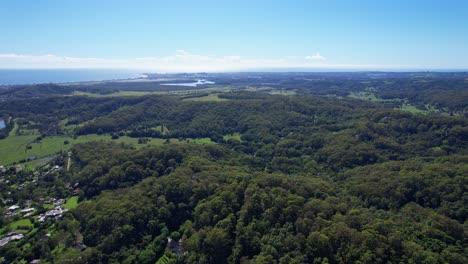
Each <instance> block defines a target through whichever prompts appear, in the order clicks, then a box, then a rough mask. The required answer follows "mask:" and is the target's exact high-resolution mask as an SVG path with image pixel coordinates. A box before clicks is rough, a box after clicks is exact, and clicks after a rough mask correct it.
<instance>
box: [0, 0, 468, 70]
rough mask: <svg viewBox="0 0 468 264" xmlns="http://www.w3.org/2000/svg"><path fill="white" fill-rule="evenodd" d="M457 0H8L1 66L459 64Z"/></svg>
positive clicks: (1, 11)
mask: <svg viewBox="0 0 468 264" xmlns="http://www.w3.org/2000/svg"><path fill="white" fill-rule="evenodd" d="M467 13H468V2H463V1H419V0H418V1H400V0H399V1H391V2H390V1H388V2H381V1H378V2H377V1H359V2H357V1H294V4H291V2H287V3H286V2H282V1H255V2H253V1H236V3H219V2H218V1H196V2H193V1H174V2H171V3H167V2H161V1H138V2H136V3H129V2H128V1H100V2H99V3H95V2H94V1H80V2H76V3H62V2H54V1H43V2H36V1H23V2H19V1H15V2H7V3H3V4H2V6H1V7H0V23H1V24H2V25H3V26H2V34H0V43H1V45H0V69H76V68H91V69H132V70H141V71H157V72H200V71H206V72H221V71H260V70H267V69H268V70H270V71H275V70H276V71H283V70H284V71H287V70H294V69H302V70H310V71H314V70H321V71H328V70H330V71H334V70H350V71H356V70H357V71H360V70H389V71H401V70H403V71H411V70H462V69H468V45H467V43H468V34H466V29H467V28H468V17H467V16H466V14H467Z"/></svg>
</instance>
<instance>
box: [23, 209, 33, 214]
mask: <svg viewBox="0 0 468 264" xmlns="http://www.w3.org/2000/svg"><path fill="white" fill-rule="evenodd" d="M31 212H34V208H26V209H23V210H21V211H20V213H22V214H27V213H31Z"/></svg>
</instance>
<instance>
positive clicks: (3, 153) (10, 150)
mask: <svg viewBox="0 0 468 264" xmlns="http://www.w3.org/2000/svg"><path fill="white" fill-rule="evenodd" d="M38 136H39V135H30V136H17V135H14V134H10V136H8V137H7V138H5V139H2V140H0V165H8V164H11V163H14V162H19V161H21V160H24V159H27V158H28V157H31V156H34V157H35V158H36V159H40V158H44V157H48V156H51V155H54V154H56V153H59V152H65V151H69V150H70V149H71V147H72V146H73V145H74V144H78V143H86V142H91V141H113V142H116V143H125V144H129V145H133V146H134V147H135V148H137V149H138V148H142V147H145V146H149V145H151V146H158V145H159V146H160V145H162V144H167V143H176V144H180V143H182V144H183V143H192V144H214V142H212V141H211V140H210V139H209V138H196V139H191V138H189V139H186V140H185V141H179V140H178V139H168V140H166V139H163V138H148V141H147V142H146V143H145V144H138V138H132V137H128V136H122V137H119V138H118V139H112V138H111V136H110V135H97V134H90V135H84V136H79V137H77V138H73V137H68V136H52V137H46V138H43V139H42V140H40V141H39V142H35V140H36V138H37V137H38ZM65 141H68V144H65ZM27 146H30V147H31V149H28V148H27ZM40 163H41V162H40V160H33V161H29V162H27V163H25V165H26V166H27V167H28V168H29V167H30V168H34V167H36V166H37V165H39V164H40Z"/></svg>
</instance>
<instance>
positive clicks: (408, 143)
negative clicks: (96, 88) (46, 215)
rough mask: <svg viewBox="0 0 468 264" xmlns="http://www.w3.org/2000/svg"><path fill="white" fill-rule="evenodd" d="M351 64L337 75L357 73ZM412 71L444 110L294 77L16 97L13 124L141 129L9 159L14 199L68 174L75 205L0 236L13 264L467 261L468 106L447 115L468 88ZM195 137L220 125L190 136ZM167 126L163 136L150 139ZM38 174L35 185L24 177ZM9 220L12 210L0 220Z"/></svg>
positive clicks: (10, 106)
mask: <svg viewBox="0 0 468 264" xmlns="http://www.w3.org/2000/svg"><path fill="white" fill-rule="evenodd" d="M346 76H347V75H345V74H343V76H341V77H340V78H341V79H340V78H338V79H336V80H335V82H341V81H342V82H343V83H346V82H354V81H355V80H354V79H353V78H357V77H353V78H351V79H349V80H346V78H347V77H346ZM223 78H224V79H222V78H221V77H219V79H216V81H217V83H222V82H223V80H224V81H226V78H225V77H223ZM358 79H359V78H358ZM410 80H411V79H410V78H408V79H406V78H400V79H399V80H395V82H398V83H401V85H402V87H403V86H404V87H407V88H405V89H404V93H405V94H406V95H407V96H405V98H406V99H408V98H413V97H414V98H416V99H408V100H419V101H421V102H423V101H424V102H426V101H427V102H426V104H431V105H433V104H434V102H433V101H431V100H438V104H439V105H438V107H447V109H448V112H447V114H446V115H435V114H426V115H423V114H414V113H409V112H403V111H401V110H398V109H393V108H389V107H387V106H386V105H384V104H381V103H378V102H373V101H369V100H359V99H353V98H349V97H340V96H334V97H330V96H318V94H315V93H316V92H314V90H313V89H312V90H309V91H308V92H301V91H300V90H297V91H296V92H297V93H299V95H300V96H297V95H288V96H284V95H271V94H268V93H264V92H260V91H256V92H251V91H250V92H249V91H245V90H240V91H237V90H233V91H229V92H225V93H220V94H218V95H217V96H218V97H217V99H219V100H216V101H197V100H188V99H189V98H190V97H187V96H169V95H146V96H134V97H126V96H116V97H85V96H63V95H60V96H52V97H50V95H49V96H48V97H43V98H42V97H41V96H39V98H35V99H15V100H7V101H4V102H2V103H1V105H0V113H3V112H4V113H5V114H8V115H9V116H12V117H14V119H13V120H14V121H12V122H13V123H14V124H12V125H13V126H15V128H14V130H15V131H16V133H26V132H27V131H33V130H34V131H38V132H39V133H40V134H41V138H58V137H60V136H65V135H66V136H70V137H74V138H78V139H79V138H80V137H85V136H89V135H106V134H107V135H112V138H115V139H117V138H119V137H129V138H137V139H138V143H139V144H138V145H137V146H136V145H130V144H126V143H116V142H112V140H110V141H103V140H102V141H97V142H90V143H80V144H75V145H73V147H72V148H71V151H70V157H69V154H68V153H61V154H58V155H56V156H55V157H54V159H53V160H52V161H51V162H52V164H53V165H57V168H58V167H60V168H61V169H57V170H53V171H51V170H50V169H46V168H43V169H40V168H38V169H36V171H35V172H29V171H18V170H13V169H12V170H7V171H5V172H3V173H2V176H3V177H5V178H7V177H8V179H10V181H11V182H10V184H7V183H6V182H5V181H3V182H1V183H0V188H1V190H2V192H1V193H2V194H1V195H2V200H3V201H5V200H6V199H7V198H8V199H11V200H12V202H11V204H20V205H21V204H24V203H25V201H26V200H32V202H33V203H35V204H41V203H42V202H43V200H44V199H45V198H46V197H57V198H66V197H69V195H70V190H69V188H68V187H64V186H69V185H70V184H71V185H73V184H75V185H76V186H78V187H79V189H78V188H75V189H74V190H75V193H74V194H75V195H76V196H77V197H78V202H79V204H78V205H77V207H76V208H74V209H71V210H70V211H68V212H66V213H64V214H63V216H62V217H61V218H60V219H58V220H52V219H48V220H46V221H45V222H44V223H39V222H38V220H36V219H35V218H34V217H31V219H32V220H31V221H32V223H33V224H34V229H33V231H32V232H31V233H32V234H31V233H28V234H29V235H27V237H26V239H23V240H20V241H18V242H15V243H9V244H7V245H5V246H3V247H0V255H1V256H3V260H4V261H5V262H6V263H14V262H18V263H19V262H20V261H21V260H24V261H31V260H33V259H41V263H156V262H158V263H467V262H468V251H467V248H468V241H467V235H468V222H467V218H468V192H467V186H468V120H467V119H466V118H465V117H464V116H463V114H458V115H454V116H450V114H449V112H450V111H459V112H460V113H463V111H464V110H463V109H466V101H456V100H455V99H454V100H453V101H452V100H451V99H444V97H443V96H440V97H438V96H435V95H434V94H431V93H430V92H429V91H428V92H427V93H425V94H418V93H417V91H420V90H421V89H422V90H424V89H425V88H424V85H423V86H414V87H413V86H406V84H405V83H407V82H410ZM290 81H291V79H287V80H284V81H283V82H281V84H282V85H283V86H284V87H288V85H289V83H288V82H290ZM326 81H327V80H325V81H324V82H326ZM362 81H363V80H361V79H359V82H362ZM371 81H372V82H375V83H377V82H380V83H381V85H385V82H388V81H389V80H388V79H380V78H377V79H372V80H371ZM446 81H447V80H446ZM226 82H227V81H226ZM238 82H240V80H238ZM319 82H320V81H317V83H319ZM438 82H444V78H442V77H441V78H439V79H437V80H434V83H436V84H435V85H433V86H431V87H432V88H431V89H433V90H437V89H439V88H440V90H441V91H442V90H443V88H442V87H443V85H440V86H439V84H438ZM447 82H455V83H456V82H458V80H452V79H449V80H448V81H447ZM343 85H344V84H343ZM340 87H341V86H340ZM454 87H455V86H454ZM428 89H429V88H428ZM457 89H459V90H463V93H462V94H463V96H464V95H466V91H467V90H466V84H463V82H461V83H460V87H458V86H457V87H456V88H454V89H452V90H451V91H449V92H448V93H444V96H448V97H450V98H454V97H456V96H455V93H456V92H454V91H456V90H457ZM409 90H411V91H413V90H414V91H415V93H409V92H408V91H409ZM429 90H430V89H429ZM345 91H346V90H345ZM377 91H379V90H378V89H377ZM400 92H402V91H401V90H398V89H395V90H392V91H382V92H380V93H379V92H376V94H378V96H379V97H381V98H386V97H389V98H390V97H392V96H398V97H400V98H402V97H403V96H401V95H395V94H396V93H400ZM392 93H393V94H392ZM434 98H437V99H434ZM221 99H223V100H221ZM16 100H20V102H21V104H19V103H18V101H16ZM452 102H453V104H451V103H452ZM10 130H11V128H10ZM13 132H14V131H13ZM11 136H12V135H10V137H11ZM197 138H209V139H208V140H207V144H194V143H188V142H189V141H188V140H189V139H192V140H194V139H197ZM157 139H161V140H162V141H163V142H164V143H162V144H158V145H152V144H150V143H148V142H151V141H155V140H157ZM40 140H44V139H40ZM208 143H209V144H208ZM0 151H1V150H0ZM68 158H70V161H71V166H70V164H69V162H70V161H68ZM67 163H68V166H70V167H69V168H68V169H67V168H66V164H67ZM61 166H63V167H61ZM41 170H42V171H41ZM44 171H45V172H44ZM0 173H1V172H0ZM34 173H35V174H36V176H37V175H40V176H39V177H38V178H37V182H36V185H28V186H26V187H25V188H23V189H21V190H18V188H15V185H16V186H17V185H18V184H19V183H20V182H21V179H28V177H33V176H31V175H33V174H34ZM76 183H78V184H79V185H77V184H76ZM12 184H13V185H12ZM76 186H75V187H76ZM67 188H68V189H67ZM7 192H10V193H11V194H10V195H7V194H6V193H7ZM7 196H8V197H7ZM4 210H7V209H6V208H5V209H4ZM39 210H42V211H46V208H42V207H40V206H39ZM10 222H11V219H9V218H7V217H5V216H3V214H2V217H1V223H0V224H2V226H7V225H8V224H9V223H10ZM46 234H49V236H45V235H46ZM169 241H170V242H169ZM78 246H79V247H78ZM83 247H85V248H83Z"/></svg>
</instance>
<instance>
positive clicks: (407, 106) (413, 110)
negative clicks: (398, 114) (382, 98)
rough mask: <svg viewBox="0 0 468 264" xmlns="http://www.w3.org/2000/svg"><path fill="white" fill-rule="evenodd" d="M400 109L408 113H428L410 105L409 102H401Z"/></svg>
mask: <svg viewBox="0 0 468 264" xmlns="http://www.w3.org/2000/svg"><path fill="white" fill-rule="evenodd" d="M400 110H401V111H403V112H410V113H413V114H427V113H428V111H426V110H421V109H418V108H416V107H415V106H414V105H411V104H403V105H402V106H401V107H400Z"/></svg>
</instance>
